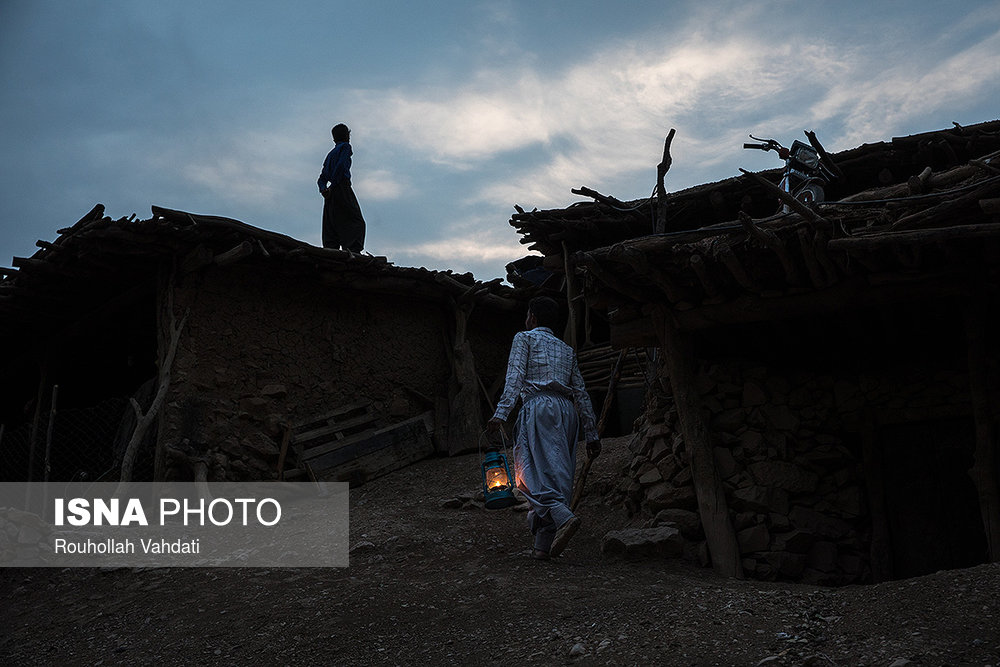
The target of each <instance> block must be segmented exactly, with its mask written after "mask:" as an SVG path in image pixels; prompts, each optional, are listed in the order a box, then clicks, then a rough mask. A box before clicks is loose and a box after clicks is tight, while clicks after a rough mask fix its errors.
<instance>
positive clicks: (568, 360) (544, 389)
mask: <svg viewBox="0 0 1000 667" xmlns="http://www.w3.org/2000/svg"><path fill="white" fill-rule="evenodd" d="M558 323H559V305H558V304H557V303H556V302H555V301H554V300H553V299H550V298H548V297H536V298H534V299H532V300H531V301H530V302H529V304H528V315H527V318H526V320H525V323H524V324H525V328H526V331H522V332H520V333H518V334H516V335H515V336H514V341H513V343H512V344H511V350H510V358H509V360H508V362H507V375H506V378H505V383H504V390H503V394H502V396H501V398H500V401H499V402H498V403H497V408H496V411H495V412H494V414H493V417H492V418H491V419H490V420H489V422H487V430H488V431H490V432H497V431H499V430H500V429H502V428H503V427H504V425H505V423H506V421H507V418H508V417H509V415H510V413H511V411H512V409H513V407H514V403H515V402H516V401H517V399H518V397H520V398H521V402H522V405H521V410H520V412H518V415H517V420H516V422H515V423H514V473H515V478H516V481H517V488H518V489H519V490H520V491H521V493H522V494H524V496H525V498H527V500H528V503H529V504H530V506H531V509H530V510H529V511H528V529H529V530H530V531H531V534H532V535H533V536H534V550H533V552H532V557H534V558H536V559H539V560H545V559H548V558H554V557H556V556H558V555H559V554H561V553H562V551H563V550H564V549H565V548H566V545H567V544H568V543H569V540H570V538H572V537H573V535H574V533H576V531H577V530H578V529H579V527H580V518H579V517H578V516H576V515H574V514H573V511H572V510H571V509H570V506H569V505H570V499H571V497H572V495H573V476H574V470H575V467H576V442H577V438H578V436H579V430H580V423H581V421H582V423H583V432H584V436H585V437H586V440H587V454H588V456H591V457H596V456H597V455H598V454H599V453H600V451H601V441H600V438H599V437H598V433H597V420H596V419H595V418H594V408H593V406H592V405H591V403H590V397H589V396H588V395H587V392H586V388H585V387H584V383H583V376H582V375H581V374H580V368H579V365H578V364H577V360H576V353H575V352H574V350H573V348H572V347H570V346H569V345H567V344H566V343H564V342H563V341H561V340H559V338H557V337H556V335H555V334H554V333H553V328H555V327H557V326H558Z"/></svg>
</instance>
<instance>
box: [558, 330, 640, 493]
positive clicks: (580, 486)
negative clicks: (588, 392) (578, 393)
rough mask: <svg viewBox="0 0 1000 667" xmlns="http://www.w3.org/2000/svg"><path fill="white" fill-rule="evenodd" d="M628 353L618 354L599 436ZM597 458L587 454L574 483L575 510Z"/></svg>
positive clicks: (626, 351)
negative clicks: (591, 467)
mask: <svg viewBox="0 0 1000 667" xmlns="http://www.w3.org/2000/svg"><path fill="white" fill-rule="evenodd" d="M627 354H628V349H624V350H622V351H621V352H620V353H619V354H618V360H617V361H615V366H614V369H612V371H611V381H610V382H609V383H608V393H607V395H606V396H605V397H604V405H602V406H601V417H600V419H598V420H597V436H598V437H600V436H601V435H602V434H603V433H604V427H605V426H606V425H607V421H608V415H609V414H610V413H611V405H612V403H614V399H615V392H616V391H617V388H618V380H619V379H620V378H621V375H622V362H623V361H624V360H625V356H626V355H627ZM596 458H597V457H596V456H589V455H588V456H587V461H586V463H584V464H583V470H582V471H580V476H579V477H578V478H577V480H576V483H575V484H574V485H573V498H572V500H571V501H570V505H569V508H570V509H571V510H573V511H574V512H575V511H576V507H577V505H579V504H580V499H581V498H583V490H584V486H585V485H586V483H587V475H588V473H590V466H591V465H593V463H594V459H596Z"/></svg>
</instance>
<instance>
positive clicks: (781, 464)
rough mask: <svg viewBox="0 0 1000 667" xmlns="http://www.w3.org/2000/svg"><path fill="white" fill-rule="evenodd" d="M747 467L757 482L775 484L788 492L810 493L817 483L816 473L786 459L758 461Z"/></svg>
mask: <svg viewBox="0 0 1000 667" xmlns="http://www.w3.org/2000/svg"><path fill="white" fill-rule="evenodd" d="M748 467H749V469H750V474H751V475H753V478H754V479H755V480H756V481H757V483H758V484H761V485H763V486H776V487H778V488H779V489H784V490H785V491H788V492H790V493H812V492H813V491H815V490H816V486H817V485H818V484H819V477H818V476H817V475H816V473H814V472H810V471H808V470H803V469H802V468H800V467H799V466H797V465H795V464H794V463H790V462H788V461H758V462H757V463H751V464H750V465H749V466H748Z"/></svg>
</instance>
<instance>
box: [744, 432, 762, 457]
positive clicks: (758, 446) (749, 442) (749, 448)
mask: <svg viewBox="0 0 1000 667" xmlns="http://www.w3.org/2000/svg"><path fill="white" fill-rule="evenodd" d="M740 446H741V447H743V450H744V451H745V452H746V453H747V454H750V455H753V454H756V453H758V452H760V451H762V450H763V449H764V447H765V445H764V434H763V433H761V432H760V431H744V433H743V435H741V436H740Z"/></svg>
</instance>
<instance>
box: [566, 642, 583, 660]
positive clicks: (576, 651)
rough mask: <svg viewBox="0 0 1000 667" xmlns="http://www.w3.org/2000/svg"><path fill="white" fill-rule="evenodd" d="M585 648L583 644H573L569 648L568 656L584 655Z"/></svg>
mask: <svg viewBox="0 0 1000 667" xmlns="http://www.w3.org/2000/svg"><path fill="white" fill-rule="evenodd" d="M586 654H587V649H586V647H585V646H584V645H583V644H573V648H571V649H570V650H569V657H571V658H578V657H580V656H581V655H586Z"/></svg>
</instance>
